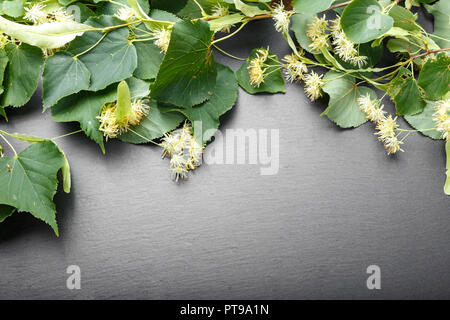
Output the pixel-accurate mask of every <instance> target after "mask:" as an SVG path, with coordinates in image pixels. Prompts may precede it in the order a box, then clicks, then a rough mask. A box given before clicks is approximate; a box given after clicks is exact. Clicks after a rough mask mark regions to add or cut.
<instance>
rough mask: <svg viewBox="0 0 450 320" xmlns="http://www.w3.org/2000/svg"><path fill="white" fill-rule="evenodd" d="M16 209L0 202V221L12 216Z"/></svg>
mask: <svg viewBox="0 0 450 320" xmlns="http://www.w3.org/2000/svg"><path fill="white" fill-rule="evenodd" d="M15 211H16V208H14V207H10V206H5V205H4V204H0V223H2V222H3V221H5V219H6V218H8V217H10V216H12V214H13V213H14V212H15Z"/></svg>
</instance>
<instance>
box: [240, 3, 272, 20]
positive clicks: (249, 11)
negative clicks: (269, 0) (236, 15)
mask: <svg viewBox="0 0 450 320" xmlns="http://www.w3.org/2000/svg"><path fill="white" fill-rule="evenodd" d="M234 5H235V7H236V9H238V10H239V11H241V12H242V13H243V14H245V15H246V16H247V17H254V16H257V15H260V14H266V13H267V11H266V10H261V9H260V8H259V7H257V6H252V5H249V4H245V3H244V2H242V1H241V0H234Z"/></svg>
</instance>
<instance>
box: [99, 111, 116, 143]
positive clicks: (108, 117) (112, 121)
mask: <svg viewBox="0 0 450 320" xmlns="http://www.w3.org/2000/svg"><path fill="white" fill-rule="evenodd" d="M97 119H98V120H99V121H100V127H99V130H100V131H101V132H103V135H104V136H105V137H106V141H108V139H114V138H117V136H118V135H119V134H120V132H121V128H120V125H119V124H118V123H117V117H116V105H115V104H114V103H109V104H106V105H105V106H104V107H103V109H102V112H101V114H100V116H98V117H97Z"/></svg>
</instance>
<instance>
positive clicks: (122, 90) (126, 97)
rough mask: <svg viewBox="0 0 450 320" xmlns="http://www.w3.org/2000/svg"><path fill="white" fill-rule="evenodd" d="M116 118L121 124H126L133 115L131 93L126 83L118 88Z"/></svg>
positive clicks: (123, 82) (121, 83) (122, 83)
mask: <svg viewBox="0 0 450 320" xmlns="http://www.w3.org/2000/svg"><path fill="white" fill-rule="evenodd" d="M115 113H116V118H117V122H119V123H126V122H127V121H128V118H129V116H130V113H131V93H130V88H129V87H128V84H127V82H126V81H121V82H120V83H119V85H118V86H117V106H116V111H115Z"/></svg>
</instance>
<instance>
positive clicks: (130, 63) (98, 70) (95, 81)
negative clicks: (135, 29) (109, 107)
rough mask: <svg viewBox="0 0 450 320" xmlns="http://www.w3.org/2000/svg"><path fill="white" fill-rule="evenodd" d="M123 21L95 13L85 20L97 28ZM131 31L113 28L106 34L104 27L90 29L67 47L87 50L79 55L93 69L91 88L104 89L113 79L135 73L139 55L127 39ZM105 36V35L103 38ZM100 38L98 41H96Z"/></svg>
mask: <svg viewBox="0 0 450 320" xmlns="http://www.w3.org/2000/svg"><path fill="white" fill-rule="evenodd" d="M122 23H123V22H122V21H120V20H119V19H117V18H116V17H112V16H101V17H94V18H90V19H89V20H87V21H86V24H88V25H90V26H93V27H96V28H104V27H108V26H115V25H120V24H122ZM128 34H129V32H128V28H119V29H114V30H112V31H109V32H108V33H107V34H106V36H105V34H104V33H103V32H101V31H91V32H86V33H85V34H84V35H83V36H82V37H78V38H77V39H75V40H74V41H73V42H71V44H70V46H69V48H68V50H67V51H68V52H70V53H72V54H73V55H77V54H81V53H83V52H86V51H87V50H88V51H87V52H86V53H84V54H81V56H80V57H79V59H80V60H81V61H82V62H83V63H84V64H85V65H86V67H87V68H88V69H89V71H90V72H91V83H90V86H89V91H98V90H102V89H104V88H106V87H107V86H108V85H109V84H111V83H114V82H119V81H121V80H124V79H127V78H130V77H131V76H132V75H133V72H134V70H135V69H136V67H137V55H136V48H135V47H134V46H133V45H132V44H131V43H130V41H129V40H128V39H127V38H128ZM103 36H104V39H103V40H101V41H100V39H101V38H102V37H103ZM99 41H100V42H99ZM97 42H99V43H98V44H97ZM96 44H97V45H96ZM93 46H94V47H93ZM90 48H92V49H90Z"/></svg>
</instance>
